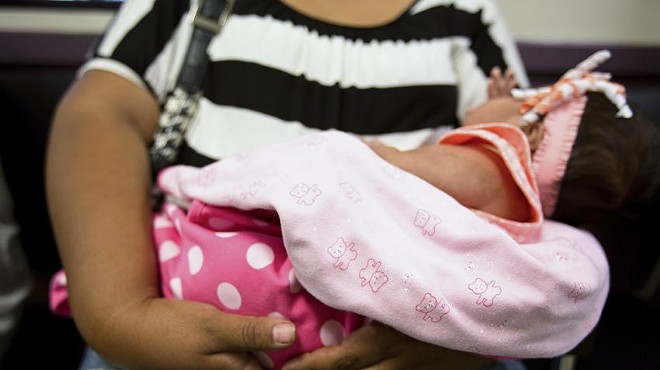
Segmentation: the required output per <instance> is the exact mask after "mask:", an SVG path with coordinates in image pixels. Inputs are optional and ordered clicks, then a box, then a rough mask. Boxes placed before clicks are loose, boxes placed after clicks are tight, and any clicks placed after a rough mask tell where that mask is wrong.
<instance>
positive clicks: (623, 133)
mask: <svg viewBox="0 0 660 370" xmlns="http://www.w3.org/2000/svg"><path fill="white" fill-rule="evenodd" d="M587 99H588V100H587V104H586V107H585V111H584V114H583V116H582V119H581V123H580V127H579V130H578V133H577V138H576V141H575V144H574V146H573V151H572V153H571V157H570V159H569V161H568V164H567V167H566V173H565V175H564V178H563V179H562V181H561V185H560V189H559V194H558V198H557V205H556V208H555V211H554V213H553V214H552V216H551V217H550V218H552V219H554V220H557V221H560V222H564V223H567V224H570V225H573V226H577V227H581V228H584V229H586V230H589V231H592V232H594V231H595V230H594V228H595V227H596V226H597V225H599V224H601V223H602V221H603V220H604V219H611V218H612V217H613V216H615V217H616V218H620V219H628V220H631V219H636V218H639V217H640V215H641V214H642V213H643V212H644V207H645V206H646V205H647V203H648V202H649V201H650V200H651V199H652V198H653V197H654V196H655V197H657V195H658V194H657V193H658V187H659V184H660V163H659V162H660V133H659V130H658V127H657V126H655V125H654V123H653V122H652V121H651V119H650V118H649V117H648V116H647V115H646V114H645V113H644V112H643V111H642V110H641V109H640V108H639V107H638V106H637V105H636V104H634V102H629V105H630V106H631V108H632V109H633V112H634V114H633V117H632V118H621V117H617V116H616V113H617V108H616V107H615V106H614V105H613V104H612V103H611V102H610V100H609V99H608V98H607V97H606V96H605V95H603V94H602V93H596V92H590V93H588V94H587Z"/></svg>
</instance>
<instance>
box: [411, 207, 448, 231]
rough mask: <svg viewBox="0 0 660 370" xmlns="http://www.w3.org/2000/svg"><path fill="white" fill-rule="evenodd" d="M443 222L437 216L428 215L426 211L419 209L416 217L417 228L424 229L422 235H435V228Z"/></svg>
mask: <svg viewBox="0 0 660 370" xmlns="http://www.w3.org/2000/svg"><path fill="white" fill-rule="evenodd" d="M440 222H442V220H441V219H440V218H439V217H438V216H436V215H432V214H430V213H428V212H427V211H426V210H424V209H421V208H420V209H418V210H417V214H416V215H415V221H414V224H415V227H418V228H420V229H422V235H433V234H435V227H436V226H438V225H439V224H440Z"/></svg>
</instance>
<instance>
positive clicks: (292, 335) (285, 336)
mask: <svg viewBox="0 0 660 370" xmlns="http://www.w3.org/2000/svg"><path fill="white" fill-rule="evenodd" d="M294 339H296V327H295V326H294V325H293V324H288V323H281V324H277V325H275V326H274V327H273V340H274V341H275V343H277V344H291V343H293V340H294Z"/></svg>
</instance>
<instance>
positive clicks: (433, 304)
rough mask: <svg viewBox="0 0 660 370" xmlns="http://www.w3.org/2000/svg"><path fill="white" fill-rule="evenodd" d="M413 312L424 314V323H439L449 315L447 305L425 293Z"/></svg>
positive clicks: (442, 300) (443, 301)
mask: <svg viewBox="0 0 660 370" xmlns="http://www.w3.org/2000/svg"><path fill="white" fill-rule="evenodd" d="M415 310H416V311H419V312H421V313H423V314H424V321H431V322H439V321H440V320H442V317H443V316H445V315H446V314H448V313H449V305H448V304H447V302H446V301H445V300H444V299H442V298H441V299H440V300H438V299H437V298H436V297H435V296H434V295H433V294H431V293H426V294H424V297H422V300H421V301H420V302H419V303H418V304H417V306H415Z"/></svg>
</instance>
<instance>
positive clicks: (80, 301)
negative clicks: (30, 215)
mask: <svg viewBox="0 0 660 370" xmlns="http://www.w3.org/2000/svg"><path fill="white" fill-rule="evenodd" d="M158 115H159V107H158V105H157V102H156V101H155V99H154V98H153V97H152V96H151V95H150V94H149V93H148V92H147V91H146V90H144V89H141V88H139V87H138V86H137V85H135V84H133V83H131V82H129V81H127V80H125V79H123V78H121V77H118V76H116V75H113V74H111V73H107V72H100V71H90V72H87V73H85V74H84V75H83V76H82V77H81V79H80V80H78V81H77V82H76V83H75V84H74V85H73V86H72V87H71V89H70V90H69V91H68V92H67V94H66V95H65V97H64V98H63V100H62V101H61V103H60V104H59V106H58V109H57V112H56V115H55V119H54V122H53V127H52V132H51V136H50V142H49V147H48V152H47V164H46V182H47V184H46V186H47V195H48V205H49V209H50V212H51V216H52V222H53V227H54V231H55V235H56V239H57V243H58V248H59V252H60V255H61V258H62V262H63V266H64V269H65V271H66V273H67V278H68V282H67V284H68V289H69V293H70V305H71V309H72V313H73V317H74V320H75V321H76V325H77V326H78V328H79V330H80V332H81V334H82V335H83V337H84V338H85V339H86V340H87V341H88V342H89V343H90V344H91V345H92V346H93V347H94V348H95V349H96V350H97V351H99V352H100V354H101V355H103V356H104V357H106V358H107V359H108V360H110V361H111V362H114V363H116V364H117V365H121V366H126V367H130V368H171V369H184V368H195V369H210V368H223V369H247V368H250V369H257V368H258V366H257V364H256V362H254V360H253V359H251V358H250V357H249V356H248V355H247V354H246V352H245V351H247V350H249V349H259V350H266V349H269V348H278V347H283V346H286V345H287V343H290V342H291V341H292V339H293V336H294V333H293V331H291V330H289V331H286V330H285V331H284V335H281V336H280V338H279V339H280V342H281V343H276V341H275V340H274V338H273V337H274V334H275V333H280V334H282V331H275V330H274V328H275V325H276V324H278V323H279V324H283V323H285V322H284V321H282V320H273V319H268V318H259V319H257V318H241V317H237V316H233V315H226V314H223V313H221V312H219V311H218V310H217V309H215V308H213V307H211V306H208V305H204V304H199V303H192V302H182V301H175V300H169V299H162V298H158V296H159V289H158V286H159V285H158V272H157V264H156V259H155V253H154V249H153V247H152V239H151V233H150V230H151V210H150V207H149V188H150V184H151V179H150V169H149V158H148V155H147V150H146V147H147V143H148V141H149V138H150V137H151V135H152V132H153V130H154V127H155V125H156V122H157V118H158ZM227 351H242V352H235V353H232V354H223V352H227Z"/></svg>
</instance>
